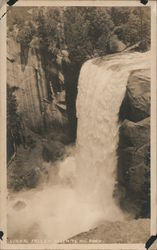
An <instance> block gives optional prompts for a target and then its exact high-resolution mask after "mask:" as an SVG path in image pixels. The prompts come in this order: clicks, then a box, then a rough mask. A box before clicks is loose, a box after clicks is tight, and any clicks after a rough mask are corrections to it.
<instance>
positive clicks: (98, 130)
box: [8, 52, 150, 241]
mask: <svg viewBox="0 0 157 250" xmlns="http://www.w3.org/2000/svg"><path fill="white" fill-rule="evenodd" d="M149 53H150V52H146V53H129V54H118V55H113V56H107V57H105V58H97V59H92V60H89V61H87V62H86V63H85V64H84V65H83V67H82V69H81V72H80V77H79V85H78V96H77V118H78V128H77V142H76V146H75V147H74V148H72V149H71V151H72V153H71V155H70V156H68V157H67V158H65V160H64V161H61V162H59V163H58V165H57V168H58V175H56V176H55V181H53V182H50V183H47V184H45V185H44V187H42V188H40V187H39V188H36V189H35V190H30V191H25V192H20V193H18V194H17V193H16V194H15V195H14V196H13V197H12V199H10V201H9V206H8V233H9V237H10V238H12V237H15V238H18V237H19V232H23V234H24V238H25V239H26V238H28V239H32V237H33V238H36V237H38V238H39V239H51V240H52V241H57V240H65V239H68V238H70V237H72V236H74V235H76V234H78V233H81V232H83V231H87V230H89V229H91V228H93V227H94V226H97V225H99V224H102V223H103V221H107V220H108V221H116V220H124V219H125V218H124V217H123V214H122V212H121V211H120V209H119V208H118V207H117V205H116V204H115V200H114V198H113V191H114V185H115V181H116V168H117V154H116V149H117V144H118V132H119V124H118V114H119V109H120V105H121V103H122V100H123V98H124V94H125V90H126V84H127V80H128V76H129V74H130V72H131V71H132V70H137V69H145V68H148V67H149V65H150V61H149ZM43 164H46V163H43ZM55 167H56V166H55ZM49 175H50V176H51V177H52V178H51V179H53V180H54V177H53V173H52V172H51V171H50V172H49ZM19 200H20V201H21V202H23V204H25V206H23V208H22V209H15V208H17V205H16V204H17V202H18V201H19ZM19 218H22V219H21V220H19ZM14 225H16V228H15V226H14ZM34 228H35V229H34ZM30 230H31V236H30V235H29V231H30ZM33 230H34V231H33ZM33 232H34V235H33Z"/></svg>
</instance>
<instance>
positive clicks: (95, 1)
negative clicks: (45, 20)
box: [0, 0, 157, 250]
mask: <svg viewBox="0 0 157 250" xmlns="http://www.w3.org/2000/svg"><path fill="white" fill-rule="evenodd" d="M16 6H104V7H105V6H106V7H107V6H140V7H141V3H140V1H139V0H138V1H137V0H133V1H132V0H127V1H118V0H115V1H105V0H92V1H87V0H86V1H84V0H80V1H72V0H66V1H60V0H58V1H53V0H38V1H34V0H26V1H24V0H19V1H18V2H17V3H16ZM147 6H151V13H152V15H151V24H152V26H151V27H152V28H151V34H152V35H151V41H152V42H151V47H152V57H151V58H152V61H151V191H152V192H151V234H156V233H157V215H156V212H157V196H156V191H157V190H156V181H157V171H156V141H157V140H156V139H157V138H156V125H157V122H156V110H157V109H156V55H157V54H156V34H157V32H156V24H157V21H156V6H157V3H156V1H153V0H149V4H148V5H147ZM5 11H6V5H5V6H3V7H2V8H1V10H0V16H2V14H3V13H4V12H5ZM5 83H6V16H5V17H4V18H3V19H2V20H1V21H0V97H1V98H0V146H1V147H0V159H1V161H0V163H1V166H0V184H1V186H0V187H1V190H0V191H1V193H0V194H1V197H0V201H2V202H1V203H0V204H1V205H0V215H1V217H0V228H3V231H4V232H5V235H4V238H3V242H2V241H1V242H0V249H3V250H9V249H14V250H17V249H21V250H25V249H30V250H32V249H45V250H46V249H79V250H81V249H109V250H111V249H119V250H120V249H128V250H131V249H133V250H137V249H139V250H143V249H145V246H144V244H7V241H6V235H7V226H6V225H7V219H6V207H7V190H6V184H7V182H6V175H7V173H6V150H5V149H6V88H5ZM2 97H3V98H2Z"/></svg>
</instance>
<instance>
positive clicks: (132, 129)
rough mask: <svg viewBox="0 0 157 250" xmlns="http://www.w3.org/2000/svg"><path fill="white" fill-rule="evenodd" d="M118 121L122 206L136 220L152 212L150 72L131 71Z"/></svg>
mask: <svg viewBox="0 0 157 250" xmlns="http://www.w3.org/2000/svg"><path fill="white" fill-rule="evenodd" d="M119 119H120V122H121V126H120V130H119V145H118V182H119V190H120V192H119V194H120V205H121V207H122V208H123V209H125V210H127V211H129V212H133V213H134V214H135V215H136V216H137V217H139V216H141V217H147V216H149V212H150V200H149V199H150V70H136V71H133V72H131V74H130V76H129V79H128V84H127V90H126V95H125V98H124V100H123V103H122V105H121V109H120V113H119Z"/></svg>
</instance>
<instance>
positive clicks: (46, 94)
mask: <svg viewBox="0 0 157 250" xmlns="http://www.w3.org/2000/svg"><path fill="white" fill-rule="evenodd" d="M7 59H8V60H7V83H8V84H9V85H10V86H16V87H18V89H17V90H16V93H15V94H16V98H17V103H18V112H19V113H20V115H21V117H22V120H23V121H24V123H25V124H26V125H27V126H28V127H30V128H31V129H33V130H35V131H44V130H45V129H46V128H47V127H50V126H51V125H52V123H53V122H54V121H55V120H57V121H59V122H61V123H63V122H65V117H64V115H63V113H62V112H60V110H59V109H58V107H57V104H59V103H57V102H60V101H62V102H64V101H65V94H64V93H63V92H62V93H57V94H56V95H55V94H54V92H53V88H52V90H50V88H51V87H50V82H49V81H48V78H47V76H46V72H45V68H44V67H43V62H42V58H41V52H40V49H39V46H38V44H37V42H34V41H32V42H31V43H30V45H29V46H27V47H26V46H24V45H22V44H20V43H17V42H16V41H15V39H14V38H13V37H11V38H10V39H8V56H7ZM50 95H51V98H50ZM60 99H61V100H60Z"/></svg>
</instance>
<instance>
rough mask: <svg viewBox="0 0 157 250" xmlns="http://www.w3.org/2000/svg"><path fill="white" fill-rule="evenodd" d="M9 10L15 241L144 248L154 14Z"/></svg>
mask: <svg viewBox="0 0 157 250" xmlns="http://www.w3.org/2000/svg"><path fill="white" fill-rule="evenodd" d="M19 2H20V0H19ZM36 2H38V1H36ZM67 2H68V1H67ZM74 2H75V1H74ZM80 2H81V1H80ZM104 2H105V1H104ZM117 2H118V1H117ZM139 3H140V1H139ZM7 10H8V11H7V14H6V17H5V18H6V49H7V52H6V84H5V85H4V86H6V173H7V187H6V189H7V209H6V213H7V219H6V221H7V244H8V245H11V244H17V248H18V244H25V245H28V244H34V245H36V244H59V246H60V245H62V244H65V245H67V244H69V245H70V244H71V245H72V246H75V245H77V244H80V245H81V244H88V245H89V246H90V245H94V244H145V243H146V241H147V240H148V239H149V238H150V236H151V219H152V217H151V216H152V213H151V192H152V189H151V170H152V165H151V157H152V148H151V131H152V130H153V129H151V128H152V127H151V125H152V124H151V122H152V112H151V108H152V105H151V101H152V100H151V98H152V97H151V89H152V74H151V72H152V67H151V65H152V64H151V57H152V46H151V44H152V41H151V27H152V26H151V25H152V24H151V12H152V7H151V6H150V5H142V4H138V6H137V5H136V4H135V6H134V5H132V6H127V5H126V6H125V1H124V5H120V6H116V5H115V6H114V4H113V5H112V6H111V5H106V6H105V4H104V6H100V5H98V6H96V5H93V6H92V5H89V6H88V5H81V4H80V6H78V5H74V4H72V5H70V1H69V4H66V5H61V4H60V5H59V6H57V5H55V6H46V5H44V2H43V6H42V5H40V6H35V5H34V6H31V5H30V6H29V5H28V6H21V5H20V6H18V2H17V5H16V4H15V5H14V6H12V7H11V8H10V7H7ZM3 84H4V83H3ZM154 94H155V93H154ZM153 158H154V156H153ZM89 248H90V247H89ZM21 249H23V248H21Z"/></svg>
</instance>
